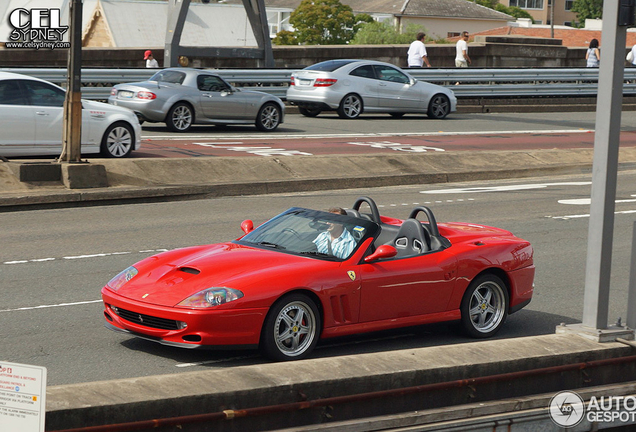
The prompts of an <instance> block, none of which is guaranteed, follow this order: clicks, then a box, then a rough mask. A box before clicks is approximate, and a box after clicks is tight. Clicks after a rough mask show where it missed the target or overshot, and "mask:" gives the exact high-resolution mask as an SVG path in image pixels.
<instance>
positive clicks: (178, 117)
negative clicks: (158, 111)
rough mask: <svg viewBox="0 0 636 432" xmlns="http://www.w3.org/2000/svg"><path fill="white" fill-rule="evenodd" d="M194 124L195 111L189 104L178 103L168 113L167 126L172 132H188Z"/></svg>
mask: <svg viewBox="0 0 636 432" xmlns="http://www.w3.org/2000/svg"><path fill="white" fill-rule="evenodd" d="M192 123H194V111H193V110H192V107H191V106H190V105H188V104H187V103H184V102H179V103H176V104H174V105H173V106H172V108H170V111H168V115H167V117H166V125H167V126H168V129H169V130H171V131H172V132H186V131H187V130H188V129H190V126H192Z"/></svg>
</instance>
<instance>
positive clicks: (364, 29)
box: [351, 21, 422, 45]
mask: <svg viewBox="0 0 636 432" xmlns="http://www.w3.org/2000/svg"><path fill="white" fill-rule="evenodd" d="M418 31H422V30H419V27H418V30H416V31H415V32H412V31H407V32H406V33H400V32H398V31H397V29H396V28H395V27H394V26H392V25H391V24H390V23H388V22H386V21H385V22H377V21H373V22H370V23H365V24H363V25H362V26H361V27H360V30H358V32H357V33H356V35H355V37H354V38H353V39H352V40H351V44H353V45H389V44H406V43H411V42H413V41H414V40H415V35H416V34H417V32H418Z"/></svg>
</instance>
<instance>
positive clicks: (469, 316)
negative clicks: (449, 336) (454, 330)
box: [460, 274, 508, 338]
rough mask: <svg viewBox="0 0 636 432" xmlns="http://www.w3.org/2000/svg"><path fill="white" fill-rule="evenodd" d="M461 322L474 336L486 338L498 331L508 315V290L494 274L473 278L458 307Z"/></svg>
mask: <svg viewBox="0 0 636 432" xmlns="http://www.w3.org/2000/svg"><path fill="white" fill-rule="evenodd" d="M460 310H461V315H462V324H463V326H464V329H465V330H466V331H467V332H468V334H469V335H470V336H472V337H475V338H487V337H490V336H492V335H494V334H495V333H497V331H499V329H500V328H501V326H502V324H503V323H504V322H505V321H506V317H507V316H508V290H507V289H506V285H505V284H504V283H503V281H502V280H501V279H500V278H498V277H497V276H495V275H492V274H484V275H482V276H479V277H477V278H476V279H475V280H473V281H472V282H471V283H470V285H469V286H468V289H467V290H466V292H465V293H464V298H463V299H462V304H461V307H460Z"/></svg>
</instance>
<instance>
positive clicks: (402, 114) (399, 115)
mask: <svg viewBox="0 0 636 432" xmlns="http://www.w3.org/2000/svg"><path fill="white" fill-rule="evenodd" d="M389 114H390V115H391V117H393V118H402V117H404V114H406V113H389Z"/></svg>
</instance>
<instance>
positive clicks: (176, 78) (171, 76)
mask: <svg viewBox="0 0 636 432" xmlns="http://www.w3.org/2000/svg"><path fill="white" fill-rule="evenodd" d="M185 77H186V74H185V73H183V72H179V71H171V70H162V71H160V72H157V73H156V74H154V75H153V76H152V78H150V79H149V80H148V81H157V82H165V83H171V84H183V80H185Z"/></svg>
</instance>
